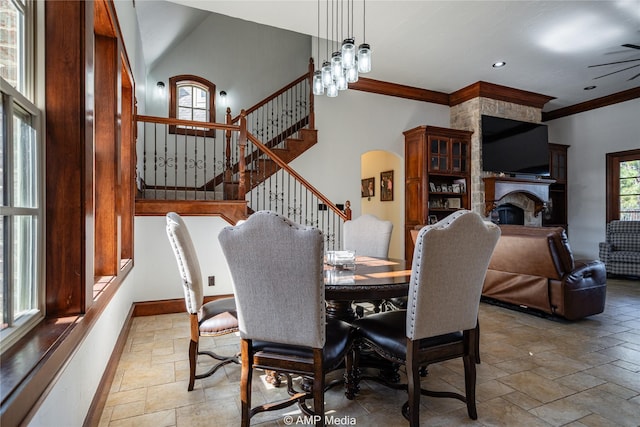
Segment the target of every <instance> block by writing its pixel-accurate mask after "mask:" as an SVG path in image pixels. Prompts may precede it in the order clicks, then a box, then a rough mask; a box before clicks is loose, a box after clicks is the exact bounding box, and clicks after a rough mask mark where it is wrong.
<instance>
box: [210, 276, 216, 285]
mask: <svg viewBox="0 0 640 427" xmlns="http://www.w3.org/2000/svg"><path fill="white" fill-rule="evenodd" d="M215 285H216V276H209V286H215Z"/></svg>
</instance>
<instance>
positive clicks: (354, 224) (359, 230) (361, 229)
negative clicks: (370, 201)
mask: <svg viewBox="0 0 640 427" xmlns="http://www.w3.org/2000/svg"><path fill="white" fill-rule="evenodd" d="M392 231H393V223H392V222H391V221H385V220H381V219H379V218H378V217H377V216H375V215H372V214H364V215H360V216H359V217H357V218H356V219H353V220H349V221H345V223H344V228H343V239H342V246H343V249H349V250H354V251H356V255H357V256H371V257H378V258H386V257H388V256H389V242H390V241H391V232H392Z"/></svg>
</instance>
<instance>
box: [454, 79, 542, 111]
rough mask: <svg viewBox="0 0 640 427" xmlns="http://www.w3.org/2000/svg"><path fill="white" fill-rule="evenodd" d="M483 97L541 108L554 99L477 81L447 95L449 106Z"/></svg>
mask: <svg viewBox="0 0 640 427" xmlns="http://www.w3.org/2000/svg"><path fill="white" fill-rule="evenodd" d="M478 97H483V98H490V99H495V100H498V101H506V102H512V103H514V104H519V105H525V106H529V107H535V108H542V107H543V106H544V104H546V103H547V102H549V101H551V100H552V99H555V97H553V96H547V95H541V94H539V93H534V92H528V91H526V90H520V89H514V88H511V87H507V86H501V85H497V84H494V83H488V82H483V81H479V82H476V83H473V84H471V85H469V86H467V87H464V88H462V89H460V90H457V91H455V92H453V93H452V94H450V95H449V100H450V103H449V105H450V106H452V107H453V106H454V105H458V104H461V103H463V102H465V101H468V100H470V99H474V98H478Z"/></svg>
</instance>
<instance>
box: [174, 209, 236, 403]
mask: <svg viewBox="0 0 640 427" xmlns="http://www.w3.org/2000/svg"><path fill="white" fill-rule="evenodd" d="M166 221H167V236H168V237H169V243H171V249H173V253H174V255H175V257H176V261H177V263H178V270H179V272H180V278H181V279H182V289H183V291H184V301H185V305H186V309H187V313H189V320H190V322H191V328H190V329H191V336H190V341H189V386H188V390H189V391H191V390H193V386H194V383H195V380H197V379H201V378H206V377H208V376H210V375H213V374H214V373H215V372H216V371H217V370H218V369H220V368H221V367H222V366H224V365H226V364H228V363H239V360H238V355H237V354H234V355H232V356H221V355H218V354H216V353H214V352H212V351H200V349H199V345H200V337H203V336H205V337H216V336H221V335H226V334H230V333H234V332H238V319H237V315H236V304H235V300H234V298H233V297H231V298H220V299H217V300H214V301H210V302H207V303H204V293H203V288H202V286H203V283H202V273H201V272H200V263H199V262H198V256H197V254H196V250H195V247H194V245H193V241H192V240H191V235H190V234H189V230H188V228H187V226H186V224H185V223H184V221H183V219H182V217H181V216H180V215H178V214H177V213H175V212H169V213H168V214H167V215H166ZM198 355H206V356H209V357H212V358H214V359H216V360H219V361H220V362H219V363H217V364H215V365H213V366H212V367H211V368H210V369H209V370H208V371H207V372H205V373H202V374H196V365H197V359H198Z"/></svg>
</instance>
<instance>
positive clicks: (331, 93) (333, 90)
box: [327, 82, 338, 98]
mask: <svg viewBox="0 0 640 427" xmlns="http://www.w3.org/2000/svg"><path fill="white" fill-rule="evenodd" d="M327 96H328V97H329V98H335V97H336V96H338V86H336V84H335V83H333V82H331V84H330V85H329V86H327Z"/></svg>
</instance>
